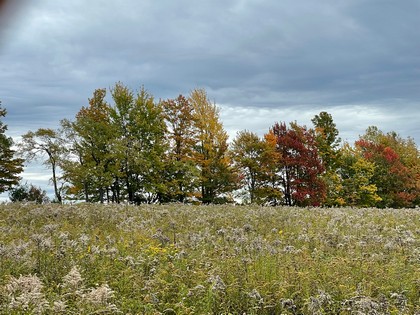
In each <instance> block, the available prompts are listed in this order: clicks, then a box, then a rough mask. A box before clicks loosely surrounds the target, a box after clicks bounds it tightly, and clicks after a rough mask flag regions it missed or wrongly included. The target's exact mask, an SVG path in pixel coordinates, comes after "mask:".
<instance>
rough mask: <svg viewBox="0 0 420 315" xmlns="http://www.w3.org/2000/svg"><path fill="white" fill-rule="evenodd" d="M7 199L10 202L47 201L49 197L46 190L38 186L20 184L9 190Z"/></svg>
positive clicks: (40, 202)
mask: <svg viewBox="0 0 420 315" xmlns="http://www.w3.org/2000/svg"><path fill="white" fill-rule="evenodd" d="M9 199H10V201H12V202H25V201H26V202H27V201H33V202H35V203H39V204H42V203H47V202H48V201H49V198H48V197H47V192H46V191H45V190H42V189H41V188H40V187H36V186H34V185H32V184H30V185H28V184H27V183H25V184H20V185H18V186H16V187H14V188H13V189H11V190H10V191H9Z"/></svg>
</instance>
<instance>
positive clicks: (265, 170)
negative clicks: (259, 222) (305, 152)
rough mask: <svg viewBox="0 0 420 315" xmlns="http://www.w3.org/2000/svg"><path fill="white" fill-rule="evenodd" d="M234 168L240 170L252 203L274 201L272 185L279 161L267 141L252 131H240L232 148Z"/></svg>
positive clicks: (243, 184) (242, 182) (243, 183)
mask: <svg viewBox="0 0 420 315" xmlns="http://www.w3.org/2000/svg"><path fill="white" fill-rule="evenodd" d="M230 152H231V156H232V160H233V161H234V166H235V167H236V168H237V169H238V173H239V175H240V181H241V184H242V186H245V188H246V191H247V193H248V195H249V201H250V202H251V203H255V202H256V203H264V202H267V201H272V197H274V196H273V195H272V192H273V191H272V190H270V189H269V188H270V187H271V185H270V184H271V183H272V180H273V175H274V174H273V173H275V171H274V172H273V169H274V168H275V167H276V164H277V163H278V160H277V159H276V152H275V149H274V147H273V146H271V145H270V143H269V141H267V139H266V138H265V139H260V138H259V137H258V135H257V134H255V133H253V132H250V131H247V130H245V131H240V132H238V134H237V135H236V138H235V139H234V140H233V142H232V145H231V148H230Z"/></svg>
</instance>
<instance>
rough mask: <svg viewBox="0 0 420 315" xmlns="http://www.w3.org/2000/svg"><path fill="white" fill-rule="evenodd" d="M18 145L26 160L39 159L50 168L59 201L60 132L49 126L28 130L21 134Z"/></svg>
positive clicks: (61, 151) (61, 149)
mask: <svg viewBox="0 0 420 315" xmlns="http://www.w3.org/2000/svg"><path fill="white" fill-rule="evenodd" d="M18 147H19V151H20V152H21V154H22V155H23V156H24V157H25V158H26V159H27V160H28V161H32V160H37V159H41V160H42V163H43V164H44V165H45V166H46V167H48V168H51V170H52V178H51V181H52V183H53V186H54V194H55V199H56V201H57V202H59V203H61V202H62V196H61V191H62V187H63V186H62V185H60V183H59V181H60V177H59V176H58V169H59V166H60V161H61V158H62V155H63V154H64V152H65V141H64V139H63V138H62V137H61V136H60V132H59V131H58V130H54V129H50V128H40V129H38V130H37V131H35V132H33V131H29V132H27V133H26V134H24V135H23V136H22V141H21V142H20V143H19V144H18Z"/></svg>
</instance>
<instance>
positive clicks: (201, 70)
mask: <svg viewBox="0 0 420 315" xmlns="http://www.w3.org/2000/svg"><path fill="white" fill-rule="evenodd" d="M1 3H6V5H4V4H3V5H1ZM8 3H9V5H8ZM8 3H7V1H6V2H5V1H2V2H0V10H1V12H0V100H1V101H2V106H3V107H4V108H6V109H7V111H8V114H7V117H6V118H5V120H4V121H5V123H7V124H8V127H9V130H8V133H7V134H8V135H9V136H13V137H14V138H18V137H19V136H20V135H22V134H24V133H25V132H27V131H28V130H36V129H38V128H41V127H51V128H56V127H58V124H59V121H60V120H61V119H63V118H68V119H72V118H74V116H75V114H76V113H77V111H78V110H79V109H80V108H81V107H82V106H86V105H87V102H88V98H90V97H91V95H92V93H93V91H94V90H95V89H97V88H109V87H111V86H113V85H114V84H115V83H116V82H118V81H121V82H122V83H123V84H125V85H127V86H129V87H130V88H132V89H133V90H136V89H138V88H139V87H140V86H142V85H144V87H145V88H146V89H147V90H148V91H149V92H150V93H151V94H152V95H153V96H154V97H155V99H157V100H158V99H167V98H175V97H177V96H178V95H179V94H183V95H188V94H189V92H190V91H191V90H193V89H194V88H197V87H200V88H205V89H206V91H207V93H208V96H209V98H210V99H211V100H214V101H215V102H216V104H217V105H218V106H219V107H220V109H221V118H222V121H223V123H224V126H225V129H226V130H227V131H228V133H229V135H230V137H231V139H232V137H233V136H234V135H235V133H236V132H237V131H239V130H244V129H248V130H251V131H254V132H257V133H258V134H259V135H262V134H263V133H265V132H267V131H268V129H269V128H270V127H271V126H272V125H273V123H274V122H277V121H285V122H287V123H289V122H290V121H297V122H298V123H299V124H302V125H307V126H310V125H311V123H310V119H311V118H312V117H313V116H314V115H315V114H318V113H319V112H321V111H327V112H329V113H330V114H331V115H332V116H333V119H334V121H335V123H336V124H337V127H338V129H339V131H340V136H341V138H342V139H343V140H347V141H349V142H351V143H352V142H353V141H354V140H356V139H357V138H358V137H359V135H361V134H363V133H364V131H365V130H366V128H367V127H368V126H371V125H375V126H377V127H378V128H379V129H380V130H382V131H384V132H389V131H395V132H397V133H398V134H399V135H401V136H402V137H403V138H407V137H411V138H413V139H414V140H415V141H416V142H417V143H419V141H420V127H419V121H420V106H419V105H420V104H419V103H420V88H419V87H420V55H419V53H418V52H419V51H420V38H419V36H418V34H417V30H418V29H419V28H420V19H418V13H419V12H420V2H418V1H415V0H407V1H404V2H393V1H382V2H372V1H365V0H353V1H322V2H318V1H316V2H314V1H309V0H301V1H291V0H286V1H275V0H264V1H257V0H234V1H229V2H226V1H221V0H213V1H210V0H204V1H200V2H195V1H189V0H179V1H159V2H157V1H151V0H145V1H134V0H122V1H118V2H109V1H104V0H92V1H89V2H85V1H82V0H75V1H71V2H62V1H53V0H42V1H36V2H35V1H34V2H33V1H24V0H21V1H18V0H15V1H9V2H8ZM10 3H13V4H16V3H20V5H11V4H10ZM48 172H49V171H48V170H44V169H42V168H40V167H39V166H37V167H35V166H34V165H32V166H31V165H30V166H29V168H28V169H26V170H25V173H24V174H23V177H24V180H25V179H26V180H28V182H34V183H36V184H37V185H41V186H42V187H43V188H44V189H46V188H47V184H48V183H47V179H46V175H48V174H49V173H48ZM48 189H49V188H48Z"/></svg>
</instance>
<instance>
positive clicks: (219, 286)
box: [209, 275, 226, 292]
mask: <svg viewBox="0 0 420 315" xmlns="http://www.w3.org/2000/svg"><path fill="white" fill-rule="evenodd" d="M209 282H211V283H212V287H211V289H212V290H213V291H215V292H225V291H226V284H225V283H224V282H223V280H222V278H220V276H219V275H216V276H212V277H210V278H209Z"/></svg>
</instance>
